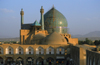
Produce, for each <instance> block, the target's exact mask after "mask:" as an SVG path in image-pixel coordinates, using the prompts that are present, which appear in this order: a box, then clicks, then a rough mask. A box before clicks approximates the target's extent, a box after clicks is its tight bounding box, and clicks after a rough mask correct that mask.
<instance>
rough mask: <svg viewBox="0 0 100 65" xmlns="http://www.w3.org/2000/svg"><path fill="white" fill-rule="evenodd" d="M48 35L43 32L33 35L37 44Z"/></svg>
mask: <svg viewBox="0 0 100 65" xmlns="http://www.w3.org/2000/svg"><path fill="white" fill-rule="evenodd" d="M45 37H46V35H44V34H42V33H38V34H36V35H34V36H33V41H34V42H35V43H36V44H39V43H40V41H41V40H42V39H44V38H45Z"/></svg>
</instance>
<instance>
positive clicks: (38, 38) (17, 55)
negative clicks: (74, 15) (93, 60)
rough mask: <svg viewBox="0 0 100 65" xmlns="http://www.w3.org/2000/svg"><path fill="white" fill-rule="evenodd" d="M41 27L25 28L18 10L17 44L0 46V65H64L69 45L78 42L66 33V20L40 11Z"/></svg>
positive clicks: (33, 25)
mask: <svg viewBox="0 0 100 65" xmlns="http://www.w3.org/2000/svg"><path fill="white" fill-rule="evenodd" d="M40 13H41V20H40V23H39V22H37V21H35V22H34V23H28V24H24V18H23V17H24V11H23V9H21V12H20V15H21V29H20V43H19V44H1V45H0V63H3V64H9V65H11V64H18V65H54V64H58V65H66V60H67V56H68V55H69V54H70V46H69V45H70V44H71V45H77V44H78V39H77V38H71V35H70V34H68V33H67V25H68V24H67V20H66V18H65V17H64V16H63V14H61V13H60V12H59V11H58V10H56V9H55V8H54V7H53V8H51V9H50V10H49V11H48V12H47V13H45V14H43V13H44V9H43V7H41V9H40Z"/></svg>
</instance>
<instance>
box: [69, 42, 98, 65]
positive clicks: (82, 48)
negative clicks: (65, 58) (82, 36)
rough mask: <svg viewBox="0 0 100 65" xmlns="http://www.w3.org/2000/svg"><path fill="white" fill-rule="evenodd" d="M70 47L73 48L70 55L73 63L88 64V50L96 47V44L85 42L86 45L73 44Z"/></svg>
mask: <svg viewBox="0 0 100 65" xmlns="http://www.w3.org/2000/svg"><path fill="white" fill-rule="evenodd" d="M70 48H71V51H70V55H71V59H72V60H73V63H74V64H75V65H86V63H87V57H88V56H87V50H91V49H94V48H96V46H94V45H87V44H84V45H76V46H71V47H70ZM91 55H92V54H91ZM87 65H89V64H87Z"/></svg>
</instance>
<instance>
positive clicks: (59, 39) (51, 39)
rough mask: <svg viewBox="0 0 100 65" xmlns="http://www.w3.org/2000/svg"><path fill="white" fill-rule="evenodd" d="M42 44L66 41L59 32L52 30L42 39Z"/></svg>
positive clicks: (63, 42) (64, 42)
mask: <svg viewBox="0 0 100 65" xmlns="http://www.w3.org/2000/svg"><path fill="white" fill-rule="evenodd" d="M42 44H67V41H66V39H65V38H64V37H63V36H61V35H60V34H58V33H56V32H53V33H52V34H50V35H48V36H47V37H45V38H44V39H43V41H42Z"/></svg>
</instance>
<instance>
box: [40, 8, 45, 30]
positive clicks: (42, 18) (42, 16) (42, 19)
mask: <svg viewBox="0 0 100 65" xmlns="http://www.w3.org/2000/svg"><path fill="white" fill-rule="evenodd" d="M40 13H41V22H42V23H41V26H42V30H44V15H43V13H44V9H43V6H41V9H40Z"/></svg>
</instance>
